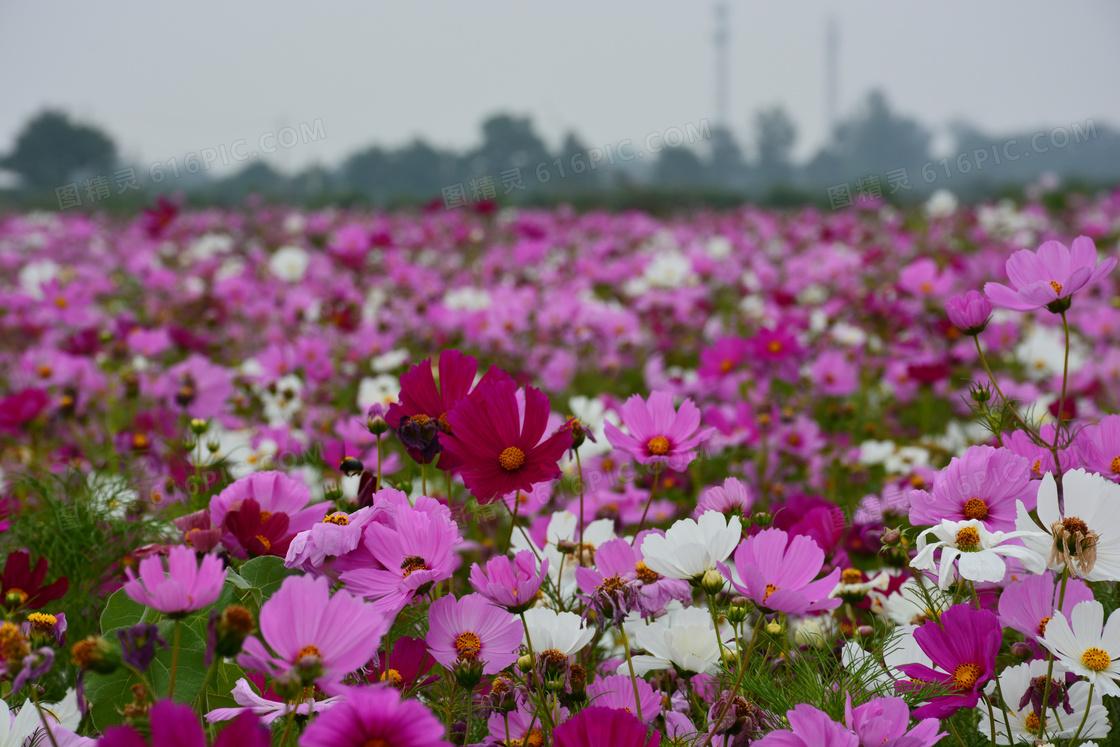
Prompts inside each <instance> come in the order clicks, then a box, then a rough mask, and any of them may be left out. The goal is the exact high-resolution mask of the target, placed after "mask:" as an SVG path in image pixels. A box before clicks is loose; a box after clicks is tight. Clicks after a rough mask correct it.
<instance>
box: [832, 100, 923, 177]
mask: <svg viewBox="0 0 1120 747" xmlns="http://www.w3.org/2000/svg"><path fill="white" fill-rule="evenodd" d="M931 139H932V138H931V135H930V133H929V130H927V129H926V128H925V127H923V126H922V125H921V124H920V123H919V122H918V121H917V120H916V119H910V118H908V117H902V116H899V115H897V114H895V113H894V112H893V111H891V108H890V104H889V103H888V101H887V97H886V95H885V94H883V92H882V91H872V92H871V93H870V94H868V96H867V100H866V102H865V104H864V106H863V109H862V110H861V111H860V112H858V113H857V114H856V115H855V116H853V117H852V118H851V119H849V120H847V121H846V122H842V123H841V124H840V125H839V126H838V127H837V128H836V133H835V135H834V149H835V152H836V155H837V156H838V157H840V158H841V159H843V160H844V161H846V162H847V166H848V167H849V168H850V169H851V170H852V173H850V174H847V175H845V177H846V178H857V177H860V176H863V175H864V174H876V175H879V176H883V175H884V174H886V173H887V172H888V171H893V170H895V169H902V168H905V169H915V170H917V169H920V168H921V167H922V164H924V163H925V162H926V161H928V160H929V157H930V156H929V145H930V140H931Z"/></svg>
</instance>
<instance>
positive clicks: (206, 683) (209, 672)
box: [198, 654, 222, 702]
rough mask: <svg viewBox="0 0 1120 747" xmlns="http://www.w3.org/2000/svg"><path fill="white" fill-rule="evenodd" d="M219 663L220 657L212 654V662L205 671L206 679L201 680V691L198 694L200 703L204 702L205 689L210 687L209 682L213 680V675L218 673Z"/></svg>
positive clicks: (220, 661)
mask: <svg viewBox="0 0 1120 747" xmlns="http://www.w3.org/2000/svg"><path fill="white" fill-rule="evenodd" d="M221 663H222V657H220V656H218V655H217V654H214V661H212V662H210V667H209V669H207V670H206V678H205V679H204V680H202V689H201V690H199V692H198V697H199V698H200V699H201V700H202V702H206V688H208V687H210V682H211V681H212V680H213V679H214V675H215V674H216V673H217V671H218V665H220V664H221Z"/></svg>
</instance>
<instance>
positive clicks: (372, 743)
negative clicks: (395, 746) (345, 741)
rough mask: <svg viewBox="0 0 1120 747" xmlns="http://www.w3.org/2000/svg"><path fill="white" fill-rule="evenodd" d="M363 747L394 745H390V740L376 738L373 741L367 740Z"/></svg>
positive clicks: (387, 746) (390, 746)
mask: <svg viewBox="0 0 1120 747" xmlns="http://www.w3.org/2000/svg"><path fill="white" fill-rule="evenodd" d="M362 747H392V745H390V744H389V740H387V739H382V738H381V737H374V738H373V739H367V740H366V742H365V744H363V745H362Z"/></svg>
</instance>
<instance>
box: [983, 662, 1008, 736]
mask: <svg viewBox="0 0 1120 747" xmlns="http://www.w3.org/2000/svg"><path fill="white" fill-rule="evenodd" d="M997 679H998V678H997ZM984 703H985V704H987V706H988V725H989V726H991V727H992V744H993V745H995V743H996V714H995V713H994V712H993V711H992V699H991V698H989V697H988V696H987V695H985V696H984ZM1007 734H1008V739H1010V738H1011V736H1010V735H1011V732H1010V731H1008V732H1007Z"/></svg>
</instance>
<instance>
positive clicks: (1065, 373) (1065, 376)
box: [1050, 311, 1069, 495]
mask: <svg viewBox="0 0 1120 747" xmlns="http://www.w3.org/2000/svg"><path fill="white" fill-rule="evenodd" d="M1062 327H1063V328H1064V330H1065V335H1066V354H1065V361H1064V362H1063V363H1062V394H1061V396H1059V397H1058V422H1057V423H1056V424H1055V425H1054V442H1053V444H1051V445H1050V453H1051V454H1053V455H1054V472H1055V476H1054V480H1055V481H1056V482H1057V483H1058V491H1059V495H1061V490H1062V467H1061V464H1060V463H1059V462H1058V438H1059V436H1060V434H1061V432H1062V421H1063V420H1065V418H1064V415H1065V409H1066V384H1068V383H1069V319H1067V318H1066V312H1064V311H1063V312H1062Z"/></svg>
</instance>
